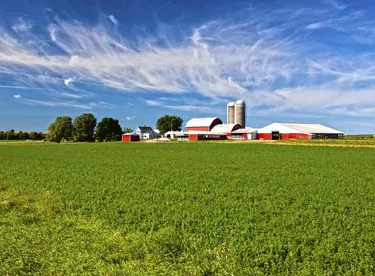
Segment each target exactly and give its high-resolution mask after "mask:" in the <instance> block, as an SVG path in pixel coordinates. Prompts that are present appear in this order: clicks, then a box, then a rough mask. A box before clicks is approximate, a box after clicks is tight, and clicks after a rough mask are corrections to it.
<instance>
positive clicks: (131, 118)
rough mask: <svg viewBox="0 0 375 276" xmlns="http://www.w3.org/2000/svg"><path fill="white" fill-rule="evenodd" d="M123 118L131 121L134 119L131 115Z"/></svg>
mask: <svg viewBox="0 0 375 276" xmlns="http://www.w3.org/2000/svg"><path fill="white" fill-rule="evenodd" d="M125 119H126V120H128V121H132V120H134V119H135V116H132V117H125Z"/></svg>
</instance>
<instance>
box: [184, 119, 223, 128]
mask: <svg viewBox="0 0 375 276" xmlns="http://www.w3.org/2000/svg"><path fill="white" fill-rule="evenodd" d="M216 119H219V118H217V117H213V118H193V119H191V120H189V121H188V122H187V124H186V127H209V126H211V125H212V123H213V122H214V121H215V120H216ZM219 120H220V119H219Z"/></svg>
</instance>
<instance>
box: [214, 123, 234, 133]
mask: <svg viewBox="0 0 375 276" xmlns="http://www.w3.org/2000/svg"><path fill="white" fill-rule="evenodd" d="M236 125H237V124H220V125H216V126H214V127H213V128H212V129H211V132H214V133H220V132H224V133H229V132H232V131H233V128H234V127H235V126H236Z"/></svg>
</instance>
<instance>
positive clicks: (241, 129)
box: [232, 127, 257, 134]
mask: <svg viewBox="0 0 375 276" xmlns="http://www.w3.org/2000/svg"><path fill="white" fill-rule="evenodd" d="M256 131H257V130H256V129H254V128H251V127H245V128H240V129H237V130H235V131H232V133H233V134H241V133H254V132H256Z"/></svg>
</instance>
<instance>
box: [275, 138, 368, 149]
mask: <svg viewBox="0 0 375 276" xmlns="http://www.w3.org/2000/svg"><path fill="white" fill-rule="evenodd" d="M276 144H287V145H308V146H342V147H369V148H371V147H375V139H326V140H315V139H312V140H302V139H297V140H280V141H276Z"/></svg>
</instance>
